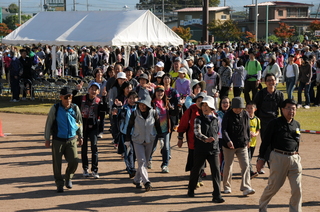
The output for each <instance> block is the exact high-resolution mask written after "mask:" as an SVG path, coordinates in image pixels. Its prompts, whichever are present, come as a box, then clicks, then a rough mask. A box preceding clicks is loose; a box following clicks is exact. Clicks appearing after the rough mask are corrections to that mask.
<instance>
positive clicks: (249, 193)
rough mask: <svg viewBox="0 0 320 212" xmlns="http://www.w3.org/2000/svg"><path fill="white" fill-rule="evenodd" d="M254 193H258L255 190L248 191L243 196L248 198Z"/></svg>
mask: <svg viewBox="0 0 320 212" xmlns="http://www.w3.org/2000/svg"><path fill="white" fill-rule="evenodd" d="M254 193H256V191H255V190H254V189H247V190H245V191H244V192H243V196H248V195H251V194H254Z"/></svg>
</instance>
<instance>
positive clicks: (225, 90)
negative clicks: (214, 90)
mask: <svg viewBox="0 0 320 212" xmlns="http://www.w3.org/2000/svg"><path fill="white" fill-rule="evenodd" d="M229 89H230V87H221V91H220V99H221V98H222V97H224V96H226V97H228V96H229Z"/></svg>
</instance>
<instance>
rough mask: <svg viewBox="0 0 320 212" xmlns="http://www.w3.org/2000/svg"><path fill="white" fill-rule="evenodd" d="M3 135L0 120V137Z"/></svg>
mask: <svg viewBox="0 0 320 212" xmlns="http://www.w3.org/2000/svg"><path fill="white" fill-rule="evenodd" d="M4 136H5V134H3V132H2V122H1V120H0V137H4Z"/></svg>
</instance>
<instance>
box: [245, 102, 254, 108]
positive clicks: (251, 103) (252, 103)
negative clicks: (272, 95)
mask: <svg viewBox="0 0 320 212" xmlns="http://www.w3.org/2000/svg"><path fill="white" fill-rule="evenodd" d="M248 105H252V106H253V107H255V108H257V105H256V103H254V102H252V101H250V102H248V103H247V104H246V106H248Z"/></svg>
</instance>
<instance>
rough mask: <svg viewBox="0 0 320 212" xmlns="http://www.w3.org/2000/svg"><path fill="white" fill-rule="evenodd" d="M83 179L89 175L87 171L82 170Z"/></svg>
mask: <svg viewBox="0 0 320 212" xmlns="http://www.w3.org/2000/svg"><path fill="white" fill-rule="evenodd" d="M82 175H83V176H84V177H89V176H90V174H89V172H88V169H83V174H82Z"/></svg>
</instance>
